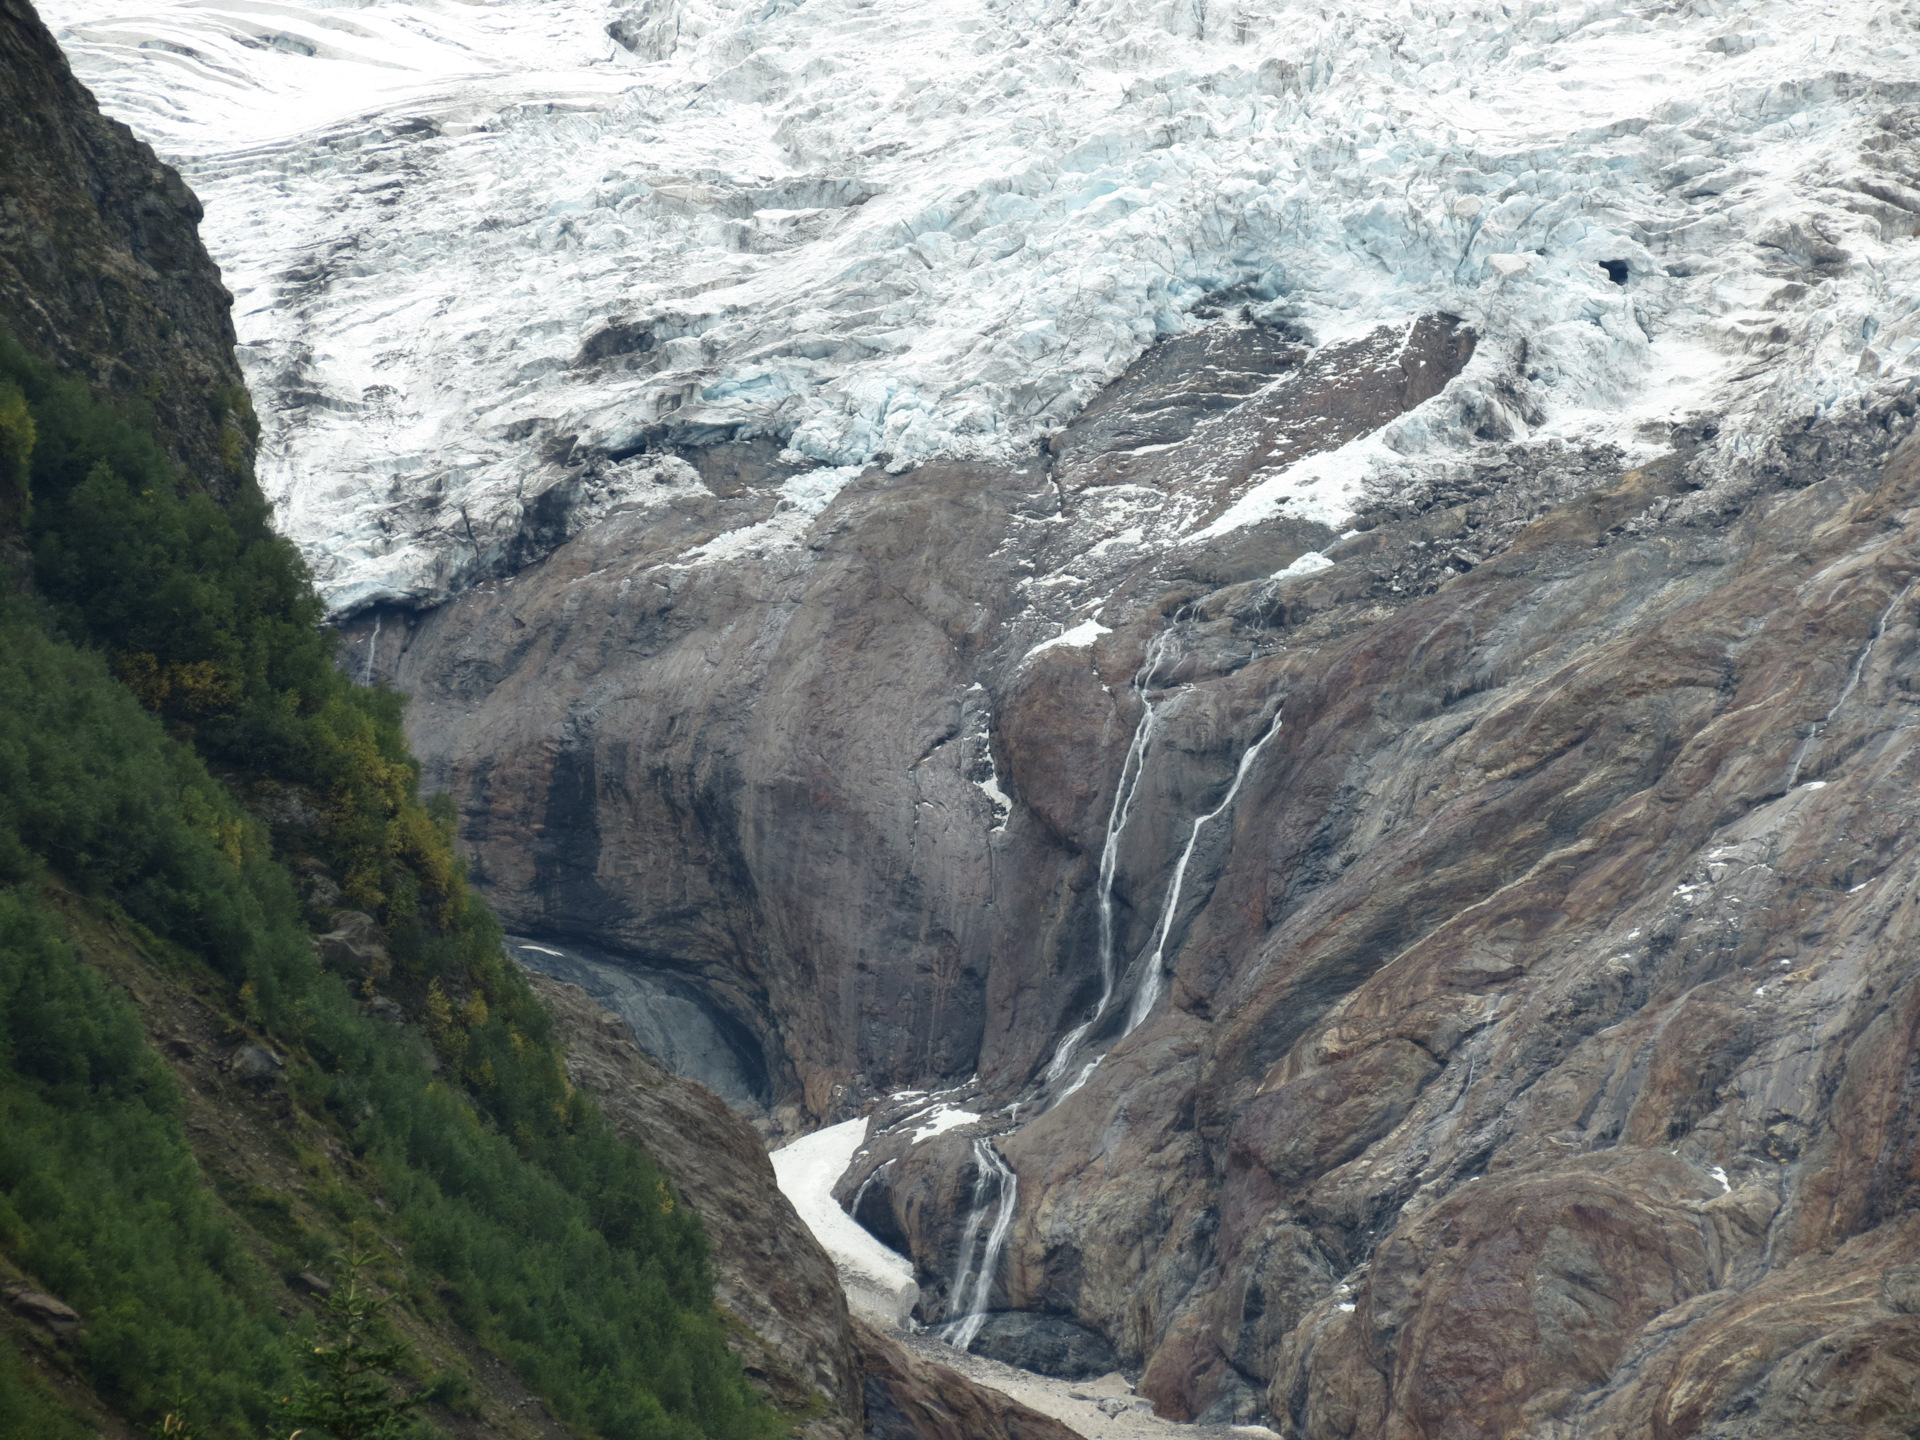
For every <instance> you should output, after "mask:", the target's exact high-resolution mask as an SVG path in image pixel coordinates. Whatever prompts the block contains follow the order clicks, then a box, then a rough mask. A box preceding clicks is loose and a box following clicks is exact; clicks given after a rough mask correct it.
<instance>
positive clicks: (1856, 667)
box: [1787, 575, 1920, 790]
mask: <svg viewBox="0 0 1920 1440" xmlns="http://www.w3.org/2000/svg"><path fill="white" fill-rule="evenodd" d="M1917 584H1920V575H1916V576H1914V577H1913V579H1911V580H1909V581H1907V583H1906V584H1905V585H1904V586H1903V587H1901V590H1900V593H1899V594H1898V595H1896V596H1894V597H1893V599H1891V600H1889V601H1888V602H1887V608H1886V609H1884V610H1882V611H1881V612H1880V618H1879V619H1878V620H1877V621H1875V622H1874V626H1873V633H1872V634H1871V635H1869V636H1868V637H1867V643H1866V645H1865V646H1864V647H1863V648H1862V649H1861V651H1860V653H1859V654H1858V655H1856V656H1854V657H1853V669H1852V670H1851V671H1850V672H1849V673H1848V675H1847V683H1846V684H1845V685H1844V686H1842V687H1841V690H1840V698H1839V699H1838V700H1835V701H1834V702H1833V708H1832V709H1830V710H1828V711H1827V713H1826V714H1825V715H1823V716H1821V717H1820V723H1819V724H1817V725H1815V726H1814V727H1813V728H1812V729H1811V730H1809V731H1808V732H1807V738H1806V739H1804V740H1802V741H1801V742H1800V748H1799V749H1798V750H1796V751H1794V752H1793V768H1792V769H1791V770H1789V771H1788V772H1787V789H1789V790H1791V789H1793V787H1794V786H1795V785H1798V784H1799V783H1800V767H1801V766H1802V765H1803V764H1805V763H1806V759H1807V752H1808V751H1809V750H1811V749H1813V746H1814V742H1816V741H1817V740H1819V738H1820V736H1821V734H1822V732H1824V731H1825V730H1826V728H1827V723H1828V722H1829V721H1831V720H1832V719H1833V717H1834V716H1836V715H1838V714H1839V713H1840V707H1841V706H1842V705H1844V704H1846V703H1847V697H1848V696H1850V695H1851V694H1853V690H1854V687H1855V686H1856V685H1858V684H1859V683H1860V677H1861V676H1862V675H1863V674H1865V673H1866V669H1867V657H1868V656H1870V655H1872V654H1873V647H1874V646H1876V645H1878V644H1879V643H1880V637H1881V636H1882V635H1884V634H1886V631H1887V621H1889V620H1891V619H1892V618H1893V612H1894V611H1895V610H1898V609H1899V608H1900V602H1901V601H1903V600H1905V599H1906V598H1907V595H1908V594H1909V593H1910V592H1911V591H1912V589H1913V587H1914V586H1915V585H1917Z"/></svg>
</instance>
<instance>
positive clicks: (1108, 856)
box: [1047, 622, 1177, 1098]
mask: <svg viewBox="0 0 1920 1440" xmlns="http://www.w3.org/2000/svg"><path fill="white" fill-rule="evenodd" d="M1176 623H1177V622H1176ZM1172 636H1173V626H1171V625H1170V626H1168V627H1167V628H1166V629H1165V630H1162V631H1161V632H1160V633H1159V634H1158V635H1156V636H1154V637H1153V639H1151V640H1150V641H1148V642H1147V649H1146V654H1145V655H1144V656H1143V657H1142V658H1141V661H1140V668H1139V669H1138V670H1136V671H1135V672H1134V676H1133V687H1132V688H1133V693H1134V696H1135V697H1136V698H1137V699H1138V700H1139V702H1140V720H1139V723H1138V724H1136V725H1135V726H1134V727H1133V739H1132V740H1131V741H1130V742H1129V743H1128V745H1127V755H1126V758H1125V759H1124V760H1122V761H1121V762H1120V778H1119V780H1118V781H1116V782H1115V784H1114V788H1113V808H1112V809H1111V810H1109V811H1108V812H1107V834H1106V840H1105V843H1104V844H1103V845H1102V846H1101V847H1100V886H1099V896H1100V1003H1099V1004H1098V1005H1096V1006H1094V1007H1093V1014H1091V1015H1089V1016H1088V1017H1087V1019H1086V1020H1085V1022H1084V1023H1082V1024H1080V1025H1078V1026H1076V1027H1075V1028H1073V1029H1072V1030H1069V1031H1068V1032H1067V1034H1066V1037H1065V1038H1064V1039H1063V1040H1061V1042H1060V1047H1059V1048H1058V1049H1057V1050H1055V1051H1054V1052H1053V1060H1052V1062H1051V1063H1050V1064H1049V1065H1048V1066H1047V1084H1049V1085H1051V1084H1053V1083H1054V1082H1055V1081H1056V1080H1058V1079H1059V1078H1060V1077H1061V1076H1062V1075H1064V1074H1065V1073H1066V1070H1067V1065H1068V1064H1069V1063H1070V1062H1071V1061H1072V1059H1073V1055H1074V1052H1075V1051H1076V1050H1078V1049H1079V1048H1080V1042H1081V1041H1082V1040H1084V1039H1085V1038H1086V1036H1087V1032H1088V1031H1089V1030H1091V1029H1093V1027H1094V1026H1095V1025H1097V1024H1099V1023H1100V1017H1101V1016H1103V1015H1105V1014H1106V1013H1107V1006H1108V1005H1110V1004H1111V1003H1112V1002H1113V986H1114V981H1115V979H1116V976H1115V973H1114V963H1113V879H1114V873H1115V872H1116V871H1117V870H1118V868H1119V865H1120V837H1121V835H1122V833H1123V832H1124V831H1125V830H1126V828H1127V818H1128V817H1129V816H1130V815H1132V813H1133V801H1134V797H1135V796H1136V795H1138V794H1139V793H1140V780H1141V777H1142V776H1143V775H1145V773H1146V769H1147V751H1148V749H1149V748H1150V747H1151V746H1152V744H1153V731H1154V726H1155V724H1156V723H1157V720H1158V717H1159V712H1158V711H1157V710H1155V709H1154V705H1153V702H1152V701H1151V700H1149V699H1148V698H1147V691H1148V690H1149V689H1151V688H1152V685H1153V676H1154V673H1155V672H1156V671H1157V670H1158V669H1159V668H1160V660H1161V657H1162V656H1163V655H1164V654H1165V653H1166V649H1167V646H1168V645H1169V644H1170V643H1172ZM1084 1081H1085V1077H1084V1076H1083V1077H1082V1083H1084ZM1074 1088H1075V1089H1078V1088H1079V1086H1078V1085H1076V1086H1075V1087H1074ZM1069 1093H1071V1092H1069ZM1062 1098H1064V1097H1062Z"/></svg>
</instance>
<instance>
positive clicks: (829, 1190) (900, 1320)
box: [772, 1120, 920, 1330]
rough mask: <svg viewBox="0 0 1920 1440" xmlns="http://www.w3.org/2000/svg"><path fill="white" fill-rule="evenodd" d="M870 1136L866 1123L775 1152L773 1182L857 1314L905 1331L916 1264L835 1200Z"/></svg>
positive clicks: (916, 1290) (914, 1299)
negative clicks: (834, 1271) (826, 1259)
mask: <svg viewBox="0 0 1920 1440" xmlns="http://www.w3.org/2000/svg"><path fill="white" fill-rule="evenodd" d="M866 1136H867V1122H866V1121H865V1120H847V1121H844V1122H842V1123H841V1124H838V1125H829V1126H827V1128H826V1129H824V1130H816V1131H814V1132H813V1134H811V1135H805V1136H802V1137H801V1138H800V1139H798V1140H795V1141H794V1142H793V1143H792V1144H791V1145H784V1146H782V1147H781V1148H780V1149H778V1150H776V1151H774V1152H773V1156H772V1159H773V1177H774V1179H775V1180H776V1181H778V1182H779V1185H780V1189H781V1191H782V1193H784V1194H785V1195H786V1197H787V1199H789V1200H791V1201H792V1202H793V1208H794V1209H795V1210H797V1211H799V1212H800V1218H801V1219H802V1220H804V1221H805V1222H806V1225H807V1228H808V1229H809V1230H811V1231H812V1232H813V1238H814V1239H816V1240H818V1241H819V1242H820V1248H821V1249H823V1250H825V1251H826V1252H827V1254H829V1255H830V1256H832V1257H833V1263H834V1267H835V1268H836V1269H837V1270H839V1272H840V1284H841V1286H842V1288H844V1289H845V1290H846V1292H847V1304H848V1306H849V1307H850V1308H851V1309H852V1310H853V1312H854V1314H856V1315H858V1316H860V1317H861V1318H862V1319H864V1320H866V1321H868V1322H869V1323H870V1324H878V1325H881V1326H884V1327H886V1328H888V1329H894V1330H899V1329H904V1328H906V1327H907V1326H908V1325H909V1324H910V1323H911V1320H912V1316H913V1307H914V1306H915V1305H916V1304H918V1303H919V1300H920V1287H919V1286H918V1285H917V1284H915V1283H914V1279H913V1262H912V1261H910V1260H908V1259H907V1257H906V1256H904V1255H901V1254H899V1253H898V1252H896V1251H893V1250H889V1249H888V1248H887V1247H886V1246H884V1245H882V1244H881V1243H880V1242H879V1241H878V1240H876V1239H874V1238H873V1236H872V1235H870V1234H869V1233H868V1232H867V1230H866V1229H865V1228H864V1227H863V1226H861V1225H859V1224H857V1223H856V1222H855V1221H854V1219H853V1217H852V1216H851V1215H849V1214H847V1212H846V1211H844V1210H842V1209H841V1208H840V1204H839V1202H838V1201H836V1200H835V1199H834V1198H833V1187H834V1185H835V1184H836V1183H838V1181H839V1179H840V1177H841V1176H842V1175H844V1174H846V1173H847V1167H848V1166H849V1165H850V1164H852V1163H853V1156H854V1152H855V1151H857V1150H859V1148H860V1146H861V1144H862V1142H864V1141H865V1139H866Z"/></svg>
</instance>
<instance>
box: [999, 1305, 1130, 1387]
mask: <svg viewBox="0 0 1920 1440" xmlns="http://www.w3.org/2000/svg"><path fill="white" fill-rule="evenodd" d="M967 1348H968V1349H969V1350H971V1351H972V1352H973V1353H974V1354H976V1355H985V1356H986V1357H987V1358H988V1359H990V1360H998V1361H999V1362H1000V1363H1001V1364H1002V1365H1013V1366H1017V1367H1018V1368H1019V1369H1022V1370H1031V1371H1033V1372H1035V1373H1036V1374H1039V1375H1052V1376H1054V1377H1055V1378H1056V1379H1061V1380H1085V1379H1089V1378H1091V1377H1093V1376H1096V1375H1105V1374H1107V1373H1108V1372H1109V1371H1111V1370H1113V1369H1115V1368H1117V1366H1118V1365H1119V1361H1118V1359H1117V1358H1116V1357H1115V1356H1114V1353H1113V1347H1112V1346H1111V1345H1109V1344H1107V1342H1106V1341H1105V1340H1103V1339H1102V1338H1101V1337H1100V1336H1098V1335H1096V1334H1094V1333H1093V1332H1092V1331H1091V1330H1089V1329H1087V1328H1086V1327H1085V1326H1084V1325H1076V1324H1074V1323H1073V1322H1072V1321H1071V1320H1063V1319H1062V1318H1060V1317H1059V1316H1058V1315H1035V1314H1032V1313H1031V1312H1028V1311H1024V1310H1006V1311H1001V1312H1000V1313H998V1314H993V1315H989V1316H987V1318H986V1322H985V1323H984V1324H983V1325H981V1327H980V1333H979V1335H978V1336H976V1337H975V1338H974V1341H973V1343H972V1344H971V1345H969V1346H968V1347H967Z"/></svg>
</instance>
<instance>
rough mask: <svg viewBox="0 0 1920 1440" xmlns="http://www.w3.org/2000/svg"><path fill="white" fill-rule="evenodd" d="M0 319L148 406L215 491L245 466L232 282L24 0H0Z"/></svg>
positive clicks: (152, 160) (186, 210)
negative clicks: (227, 284)
mask: <svg viewBox="0 0 1920 1440" xmlns="http://www.w3.org/2000/svg"><path fill="white" fill-rule="evenodd" d="M0 197H3V198H0V322H3V323H4V324H5V325H6V327H7V328H8V329H10V330H12V331H13V333H14V335H15V337H16V338H17V339H18V340H19V341H20V342H21V343H22V344H23V345H25V346H27V347H28V349H30V350H31V351H32V352H33V353H34V354H36V355H38V356H40V357H41V358H43V359H46V360H50V361H52V362H53V363H54V364H56V365H58V366H59V367H60V368H62V369H63V370H66V371H69V372H72V373H77V374H80V375H85V376H87V377H89V379H90V380H91V381H92V382H93V384H94V386H95V388H96V389H97V390H98V391H100V392H101V393H103V394H105V395H110V396H113V397H114V398H116V399H120V400H123V401H127V402H137V403H141V404H146V405H150V406H152V407H153V410H154V413H155V414H156V415H157V416H158V417H159V419H160V422H161V425H162V427H163V432H164V438H165V439H166V441H167V443H168V445H169V448H170V449H171V451H172V453H173V455H174V458H175V459H177V460H179V461H180V462H181V464H182V465H183V466H185V468H186V469H187V471H188V473H189V474H190V475H192V476H193V477H194V478H195V479H196V480H198V481H199V483H200V484H202V485H204V486H206V487H207V488H209V489H211V490H213V491H214V492H215V493H216V494H227V493H230V492H231V490H232V488H233V487H234V485H235V483H236V482H237V481H238V480H239V479H240V478H241V477H242V476H250V475H251V474H252V464H253V445H254V438H255V429H256V427H254V425H253V419H252V417H253V411H252V407H251V405H250V403H249V402H248V400H247V395H246V389H245V387H244V386H243V385H242V383H241V379H240V368H239V366H238V365H237V364H236V363H235V362H234V358H233V339H234V337H233V316H232V312H231V308H230V307H231V306H232V303H233V297H232V296H231V295H229V294H228V293H227V291H226V289H225V288H224V287H223V286H222V285H221V283H220V270H219V267H218V266H216V265H215V264H214V263H213V261H212V259H211V258H209V257H208V255H207V252H206V249H205V247H204V246H202V245H201V243H200V236H199V231H198V224H199V221H200V214H201V211H200V202H199V201H198V200H197V199H195V198H194V195H193V192H192V191H190V190H188V189H187V187H186V185H185V184H184V183H183V182H182V181H181V179H180V176H179V174H178V172H177V171H175V170H174V168H173V167H172V166H170V165H166V164H163V163H161V161H160V160H159V159H158V158H156V157H155V155H154V153H153V151H152V149H151V148H149V147H148V146H147V145H145V144H143V143H141V142H140V141H138V140H136V139H134V138H133V134H132V132H131V131H129V130H128V129H127V127H126V126H125V125H122V124H121V123H120V122H119V121H117V120H109V119H108V118H107V117H106V116H104V115H102V114H101V113H100V111H99V108H98V107H97V106H96V105H95V104H94V102H93V96H92V95H91V94H89V93H88V91H87V90H86V88H85V87H84V86H82V85H81V84H80V82H79V81H77V80H75V79H74V77H73V71H72V70H71V69H70V68H69V67H68V65H67V61H66V57H65V56H64V55H62V54H61V53H60V47H59V46H58V45H56V44H55V43H54V40H53V36H52V35H50V34H48V33H47V29H46V27H45V26H44V25H42V24H41V23H40V20H39V17H38V16H37V15H35V14H34V12H33V9H32V7H31V6H29V5H28V4H27V3H26V0H0Z"/></svg>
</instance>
